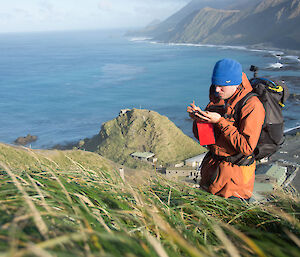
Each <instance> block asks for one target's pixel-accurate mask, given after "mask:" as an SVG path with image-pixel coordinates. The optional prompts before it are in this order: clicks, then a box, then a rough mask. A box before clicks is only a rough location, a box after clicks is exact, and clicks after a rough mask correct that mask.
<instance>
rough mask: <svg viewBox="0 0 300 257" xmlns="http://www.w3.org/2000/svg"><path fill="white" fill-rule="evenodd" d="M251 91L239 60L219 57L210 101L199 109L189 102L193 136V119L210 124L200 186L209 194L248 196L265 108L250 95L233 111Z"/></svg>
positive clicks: (250, 192) (249, 194)
mask: <svg viewBox="0 0 300 257" xmlns="http://www.w3.org/2000/svg"><path fill="white" fill-rule="evenodd" d="M250 91H252V87H251V84H250V82H249V80H248V79H247V76H246V74H245V73H243V72H242V66H241V64H240V63H238V62H236V61H234V60H232V59H223V60H220V61H218V62H217V63H216V64H215V67H214V70H213V74H212V86H211V88H210V103H209V104H208V105H207V107H206V110H205V111H202V110H201V109H200V108H199V107H198V106H196V105H195V104H194V103H192V104H191V105H190V106H189V107H188V108H187V111H188V112H189V113H190V116H191V117H192V118H193V119H194V125H193V131H194V135H195V137H196V138H198V133H197V126H196V122H197V121H203V122H208V123H212V124H213V128H214V134H215V139H216V142H215V144H213V145H209V146H208V149H209V152H208V153H207V155H206V156H205V158H204V160H203V162H202V164H201V181H200V186H201V187H202V188H203V189H205V190H206V191H208V192H211V193H212V194H215V195H219V196H222V197H225V198H241V199H246V200H247V199H249V198H250V197H251V196H252V191H253V186H254V179H255V165H256V163H255V160H254V158H253V155H252V154H253V151H254V149H255V147H256V145H257V142H258V139H259V136H260V133H261V129H262V125H263V123H264V118H265V110H264V107H263V105H262V103H261V102H260V100H259V99H258V98H257V97H256V96H253V97H251V98H250V99H249V100H248V101H247V102H246V104H245V105H244V106H243V107H242V109H241V111H240V114H239V118H236V116H237V115H234V112H235V108H234V107H235V105H236V104H237V103H238V102H239V101H240V100H241V99H242V98H243V97H244V96H245V95H246V94H247V93H248V92H250Z"/></svg>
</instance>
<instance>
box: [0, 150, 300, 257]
mask: <svg viewBox="0 0 300 257" xmlns="http://www.w3.org/2000/svg"><path fill="white" fill-rule="evenodd" d="M0 172H1V173H0V176H1V180H0V183H1V184H0V228H1V230H0V256H1V257H2V256H46V257H48V256H160V257H165V256H172V257H173V256H175V257H176V256H299V254H300V250H299V246H300V243H299V235H300V225H299V224H300V223H299V210H300V204H299V199H298V198H297V197H293V196H291V195H287V194H282V195H277V196H276V197H275V196H274V197H272V198H270V200H269V201H268V202H265V203H256V204H248V203H244V202H241V201H238V200H226V199H223V198H220V197H216V196H213V195H210V194H208V193H205V192H203V191H200V190H199V189H195V188H191V187H189V186H187V185H184V184H182V183H177V182H171V181H168V180H166V179H165V178H164V177H163V176H159V175H157V174H155V173H154V171H153V176H152V178H150V179H147V180H146V181H145V183H143V184H141V185H138V186H137V185H130V184H129V183H127V182H126V181H125V182H124V181H123V180H122V179H121V178H120V177H119V175H118V173H117V171H116V170H114V169H113V168H112V167H111V166H110V165H109V164H108V163H107V162H106V161H105V160H104V159H103V158H101V157H100V156H98V155H96V154H93V153H86V152H82V151H66V152H60V151H55V152H39V151H31V150H29V149H24V150H21V149H17V148H12V147H9V146H5V145H0Z"/></svg>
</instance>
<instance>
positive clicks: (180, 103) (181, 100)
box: [0, 30, 300, 148]
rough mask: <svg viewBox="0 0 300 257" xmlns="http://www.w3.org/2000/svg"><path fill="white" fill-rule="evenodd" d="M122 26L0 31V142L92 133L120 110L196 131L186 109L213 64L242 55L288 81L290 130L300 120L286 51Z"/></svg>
mask: <svg viewBox="0 0 300 257" xmlns="http://www.w3.org/2000/svg"><path fill="white" fill-rule="evenodd" d="M123 35H124V31H120V30H113V31H70V32H43V33H42V32H41V33H23V34H22V33H18V34H13V33H12V34H0V110H1V112H0V121H1V126H0V142H4V143H13V142H14V140H15V139H16V138H17V137H20V136H26V135H27V134H31V135H36V136H38V140H37V141H36V142H35V143H32V144H31V147H32V148H49V147H52V146H53V145H55V144H66V143H69V142H74V141H78V140H80V139H83V138H86V137H91V136H93V135H95V134H97V133H98V132H99V131H100V128H101V124H102V123H104V122H106V121H108V120H111V119H113V118H115V117H116V116H117V115H118V113H119V111H120V109H125V108H142V109H150V110H154V111H157V112H158V113H160V114H162V115H165V116H167V117H168V118H169V119H170V120H171V121H173V122H174V123H175V124H176V125H177V126H178V127H179V128H180V129H182V130H183V132H184V133H186V134H187V135H189V136H192V133H191V126H192V123H191V121H190V119H189V118H188V115H187V113H186V107H187V105H188V104H189V103H191V102H192V101H193V100H194V101H195V102H196V104H198V105H199V106H200V107H203V108H204V107H205V105H206V104H207V102H208V89H209V86H210V77H211V73H212V69H213V66H214V64H215V62H216V61H217V60H219V59H222V58H233V59H236V60H238V61H239V62H240V63H241V64H242V66H243V69H244V71H245V72H246V73H247V75H248V77H250V78H251V77H252V74H251V72H250V71H249V67H250V65H251V64H254V65H256V66H258V67H259V68H260V72H259V75H260V76H268V77H279V76H284V77H285V78H287V79H291V84H290V85H289V84H288V85H289V86H290V91H291V93H292V94H293V95H294V96H295V97H293V98H292V99H291V101H289V102H288V103H287V105H286V107H285V109H284V116H285V125H286V128H289V127H293V126H296V125H300V103H299V95H300V86H299V84H298V85H297V81H299V80H297V78H300V61H299V58H298V56H291V55H287V54H285V53H284V52H281V51H267V50H254V49H252V50H251V49H247V48H245V47H230V46H213V45H209V46H207V45H206V46H203V45H187V44H186V45H184V44H160V43H155V42H151V41H144V40H140V39H137V38H135V39H132V38H131V39H130V38H126V37H124V36H123Z"/></svg>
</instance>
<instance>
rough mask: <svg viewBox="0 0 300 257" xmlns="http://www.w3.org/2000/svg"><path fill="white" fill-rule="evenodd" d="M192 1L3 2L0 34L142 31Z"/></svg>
mask: <svg viewBox="0 0 300 257" xmlns="http://www.w3.org/2000/svg"><path fill="white" fill-rule="evenodd" d="M189 1H190V0H0V33H7V32H29V31H53V30H76V29H77V30H81V29H109V28H130V27H142V26H145V25H147V24H149V23H150V22H152V21H153V20H155V19H159V20H164V19H165V18H167V17H168V16H170V15H171V14H173V13H175V12H176V11H177V10H179V9H180V8H182V7H183V6H184V5H185V4H186V3H188V2H189Z"/></svg>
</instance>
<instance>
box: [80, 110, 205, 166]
mask: <svg viewBox="0 0 300 257" xmlns="http://www.w3.org/2000/svg"><path fill="white" fill-rule="evenodd" d="M82 148H84V149H86V150H88V151H96V152H97V153H99V154H100V155H102V156H105V157H106V158H108V159H110V160H113V161H115V162H118V163H120V164H124V165H126V166H129V167H139V166H141V165H142V164H143V163H142V162H140V161H135V160H134V159H133V158H132V157H131V156H130V154H131V153H134V152H152V153H154V154H155V156H156V157H157V158H158V162H159V163H160V164H170V163H174V162H179V161H182V160H184V159H187V158H189V157H192V156H195V155H197V154H200V153H203V152H204V151H205V148H203V147H201V146H200V145H199V144H198V143H197V142H196V141H194V140H193V139H191V138H190V137H188V136H186V135H185V134H183V132H182V131H181V130H180V129H179V128H178V127H176V126H175V124H174V123H173V122H171V121H170V120H169V119H168V118H167V117H165V116H162V115H160V114H158V113H157V112H154V111H149V110H140V109H132V110H130V111H128V112H126V113H125V114H121V115H119V116H118V117H117V118H115V119H113V120H111V121H108V122H106V123H104V124H103V126H102V128H101V131H100V133H99V134H98V135H96V136H95V137H93V138H92V139H90V140H89V141H87V142H86V143H85V144H84V145H83V146H82Z"/></svg>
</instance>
